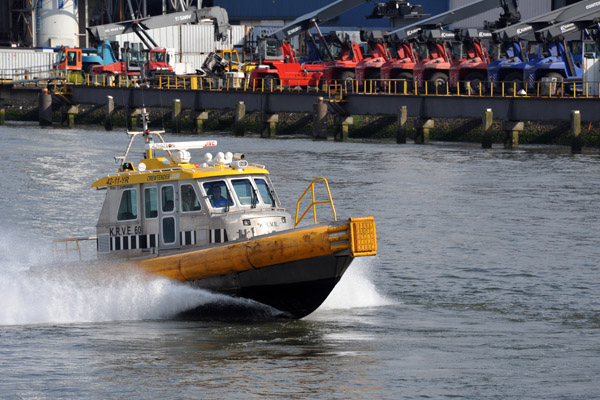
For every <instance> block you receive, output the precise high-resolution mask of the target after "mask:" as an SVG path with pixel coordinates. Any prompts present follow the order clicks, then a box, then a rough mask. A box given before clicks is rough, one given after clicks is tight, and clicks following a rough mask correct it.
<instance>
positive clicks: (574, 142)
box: [571, 110, 583, 154]
mask: <svg viewBox="0 0 600 400" xmlns="http://www.w3.org/2000/svg"><path fill="white" fill-rule="evenodd" d="M582 147H583V146H582V143H581V113H580V112H579V110H571V153H572V154H579V153H581V149H582Z"/></svg>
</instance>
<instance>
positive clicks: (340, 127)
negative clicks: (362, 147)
mask: <svg viewBox="0 0 600 400" xmlns="http://www.w3.org/2000/svg"><path fill="white" fill-rule="evenodd" d="M353 124H354V117H352V116H342V115H338V116H337V117H336V132H335V137H334V139H335V141H336V142H347V141H348V132H349V130H350V125H353Z"/></svg>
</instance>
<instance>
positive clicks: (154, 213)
mask: <svg viewBox="0 0 600 400" xmlns="http://www.w3.org/2000/svg"><path fill="white" fill-rule="evenodd" d="M144 216H145V217H146V219H151V218H156V217H158V190H157V189H156V187H149V188H146V189H144Z"/></svg>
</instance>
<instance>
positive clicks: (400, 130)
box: [396, 106, 408, 144]
mask: <svg viewBox="0 0 600 400" xmlns="http://www.w3.org/2000/svg"><path fill="white" fill-rule="evenodd" d="M397 115H398V123H397V125H396V143H398V144H405V143H406V136H407V135H406V130H407V122H408V109H407V108H406V106H402V107H399V108H398V114H397Z"/></svg>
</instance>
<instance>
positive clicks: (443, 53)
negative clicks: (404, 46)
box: [386, 0, 520, 92]
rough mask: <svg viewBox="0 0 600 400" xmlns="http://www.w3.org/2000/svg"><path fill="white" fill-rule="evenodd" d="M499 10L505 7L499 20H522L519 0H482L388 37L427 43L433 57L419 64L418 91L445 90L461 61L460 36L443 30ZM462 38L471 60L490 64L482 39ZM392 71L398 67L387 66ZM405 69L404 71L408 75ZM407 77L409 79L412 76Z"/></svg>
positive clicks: (415, 71)
mask: <svg viewBox="0 0 600 400" xmlns="http://www.w3.org/2000/svg"><path fill="white" fill-rule="evenodd" d="M495 8H502V9H503V11H504V12H503V14H502V15H501V17H500V18H499V21H505V23H511V22H512V21H514V20H515V19H517V20H518V18H520V16H519V14H518V11H517V3H516V0H479V1H476V2H473V3H470V4H467V5H465V6H462V7H458V8H455V9H452V10H449V11H447V12H444V13H441V14H438V15H435V16H433V17H430V18H427V19H425V20H423V21H419V22H417V23H415V24H412V25H408V26H405V27H402V28H400V29H396V30H394V31H392V32H390V33H389V34H388V35H387V38H388V40H389V41H391V42H394V43H406V42H410V41H421V42H424V43H425V44H426V46H427V50H428V53H429V54H428V57H426V58H424V59H422V60H420V61H419V62H417V63H416V65H414V67H413V68H412V72H413V80H414V82H415V85H416V86H417V87H418V88H423V87H424V86H425V85H427V86H429V87H428V88H427V89H430V91H431V92H434V91H438V92H439V91H445V89H446V83H447V82H448V80H449V74H450V67H451V64H452V62H453V60H461V59H462V57H460V56H461V54H460V53H461V52H460V50H461V43H460V42H459V41H458V40H457V37H456V33H455V32H453V31H448V30H444V29H442V28H443V27H447V26H448V25H450V24H453V23H456V22H459V21H462V20H464V19H466V18H469V17H472V16H475V15H479V14H481V13H483V12H486V11H489V10H493V9H495ZM477 36H478V35H477ZM460 38H462V39H464V41H465V44H466V46H467V58H469V57H471V59H472V60H474V61H475V62H476V63H486V64H487V62H489V56H488V55H487V52H486V51H485V49H484V47H483V43H482V41H481V38H480V37H476V38H473V37H460ZM454 44H455V45H456V48H455V50H457V51H455V52H456V53H457V55H455V56H454V57H453V55H452V53H453V49H452V46H453V45H454ZM403 67H404V66H403V65H399V66H398V69H400V70H403ZM388 68H390V69H392V70H393V69H394V66H393V65H392V66H386V69H388ZM404 70H406V68H404ZM404 70H403V72H408V71H404ZM390 76H391V73H390ZM473 76H474V75H473ZM405 77H408V73H407V74H406V75H405Z"/></svg>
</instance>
